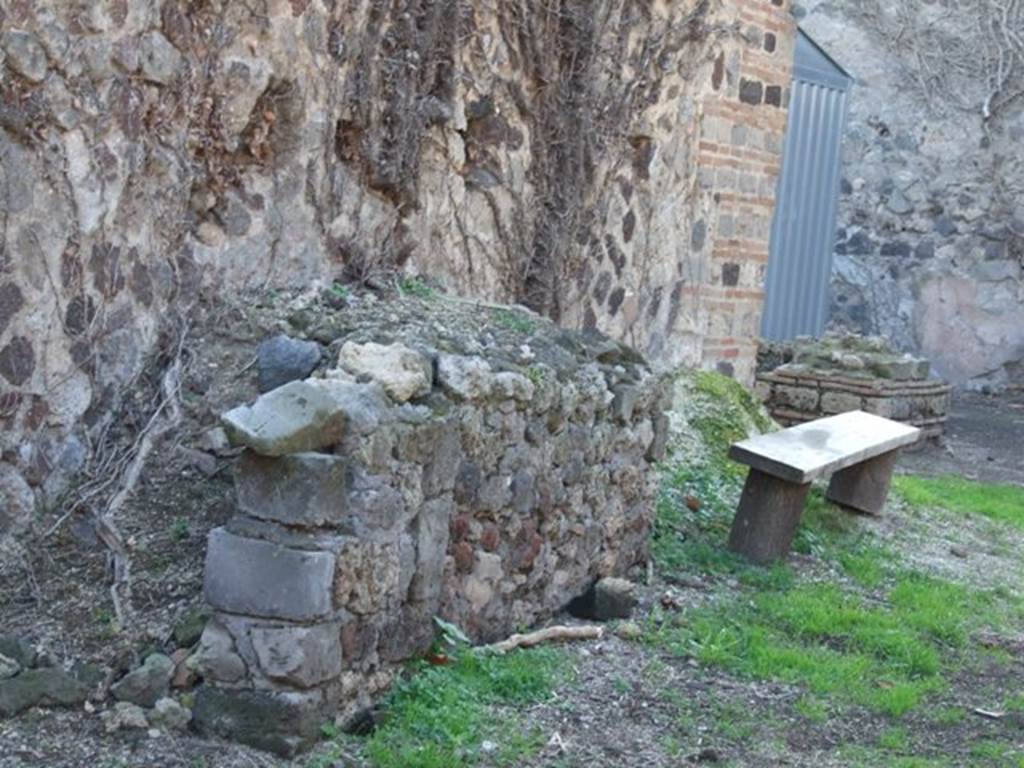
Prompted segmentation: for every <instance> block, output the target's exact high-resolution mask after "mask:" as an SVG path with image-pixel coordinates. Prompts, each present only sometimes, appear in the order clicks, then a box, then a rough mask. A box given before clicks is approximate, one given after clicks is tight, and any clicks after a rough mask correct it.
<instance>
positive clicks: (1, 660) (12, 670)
mask: <svg viewBox="0 0 1024 768" xmlns="http://www.w3.org/2000/svg"><path fill="white" fill-rule="evenodd" d="M19 672H21V664H19V663H18V662H17V661H15V660H14V659H12V658H11V657H10V656H4V655H3V654H0V680H6V679H7V678H9V677H14V676H15V675H16V674H18V673H19Z"/></svg>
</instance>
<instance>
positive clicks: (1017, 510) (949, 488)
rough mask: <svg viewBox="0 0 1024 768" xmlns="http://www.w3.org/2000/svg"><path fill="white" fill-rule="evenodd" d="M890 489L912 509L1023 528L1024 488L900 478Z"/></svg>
mask: <svg viewBox="0 0 1024 768" xmlns="http://www.w3.org/2000/svg"><path fill="white" fill-rule="evenodd" d="M893 487H894V489H895V490H896V492H897V493H899V495H900V496H902V497H903V499H904V500H905V501H906V502H907V503H908V504H910V505H911V506H915V507H926V508H935V507H938V508H940V509H946V510H949V511H950V512H957V513H960V514H965V515H970V514H978V515H984V516H985V517H988V518H990V519H992V520H998V521H999V522H1003V523H1009V524H1011V525H1013V526H1016V527H1017V528H1024V487H1021V486H1018V485H995V484H989V483H979V482H976V481H974V480H964V479H963V478H959V477H951V476H948V475H947V476H943V477H919V476H917V475H899V476H897V477H895V478H894V479H893Z"/></svg>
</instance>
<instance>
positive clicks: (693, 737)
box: [0, 318, 1024, 768]
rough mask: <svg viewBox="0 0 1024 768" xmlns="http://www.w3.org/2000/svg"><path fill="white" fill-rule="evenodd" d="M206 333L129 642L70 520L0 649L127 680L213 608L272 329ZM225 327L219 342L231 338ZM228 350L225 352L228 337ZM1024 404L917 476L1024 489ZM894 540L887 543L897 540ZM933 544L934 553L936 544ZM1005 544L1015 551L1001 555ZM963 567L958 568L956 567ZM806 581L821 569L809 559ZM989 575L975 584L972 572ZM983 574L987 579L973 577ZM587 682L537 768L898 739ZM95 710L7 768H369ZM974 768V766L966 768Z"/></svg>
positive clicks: (31, 581) (1003, 562)
mask: <svg viewBox="0 0 1024 768" xmlns="http://www.w3.org/2000/svg"><path fill="white" fill-rule="evenodd" d="M237 320H238V318H235V321H233V322H231V323H217V322H212V323H209V324H207V326H206V327H207V328H210V329H213V330H210V331H209V334H210V335H208V336H207V337H205V338H204V339H202V341H203V344H201V345H200V346H199V347H198V348H199V349H205V350H206V351H205V352H200V353H198V354H197V357H196V359H195V360H193V361H192V365H191V368H190V370H191V373H190V379H189V381H188V382H187V386H186V405H187V406H188V413H189V417H188V421H187V424H186V427H185V428H184V430H183V432H182V434H181V435H179V436H178V439H177V440H176V441H175V442H174V444H171V445H168V446H165V447H164V449H163V450H162V452H161V453H160V461H158V462H155V464H154V466H152V467H150V469H149V470H148V471H147V476H146V480H145V482H144V483H143V485H142V487H141V488H140V489H139V490H138V493H137V494H136V496H135V498H134V500H133V502H132V504H131V507H130V509H128V510H126V513H125V515H124V516H123V523H124V524H123V532H124V533H125V535H126V536H127V537H128V538H129V540H130V542H131V546H132V547H133V551H134V552H135V557H134V564H133V569H134V588H133V602H134V605H135V609H136V615H135V617H134V619H133V622H132V625H131V626H130V627H118V626H116V625H114V624H113V622H112V616H111V607H110V601H109V598H108V596H107V587H106V584H107V578H108V573H107V563H106V557H105V554H104V552H103V550H102V547H100V546H98V545H97V543H96V542H95V540H94V539H92V538H91V537H90V536H89V535H88V531H87V530H83V529H82V528H81V527H80V526H76V524H75V523H76V521H75V520H71V521H69V522H68V524H66V525H64V526H63V527H62V528H61V529H60V531H59V532H58V533H57V534H55V535H54V537H53V538H52V539H51V540H48V541H46V542H35V544H34V545H33V546H30V547H28V548H26V550H25V551H24V552H23V553H21V554H20V555H19V557H18V558H15V559H12V560H10V561H8V562H5V563H2V564H0V617H2V623H0V632H3V633H7V634H14V635H19V636H23V637H29V638H31V639H32V640H33V641H35V642H36V644H37V645H38V646H40V647H42V648H44V649H45V650H46V651H47V652H48V653H49V654H50V655H51V656H52V657H54V658H56V659H57V660H68V659H75V660H86V661H90V662H93V663H96V664H98V665H100V666H102V667H104V668H106V669H107V670H108V676H115V675H116V674H118V672H119V671H123V670H126V669H128V668H130V667H132V666H133V665H134V664H136V663H137V662H138V660H139V658H140V655H141V654H142V653H143V652H144V651H146V650H148V649H154V648H159V649H162V650H164V651H169V650H172V648H171V646H170V645H168V637H169V636H170V635H171V631H172V629H173V627H174V626H175V624H176V623H177V622H179V621H180V620H181V619H182V618H183V617H186V616H187V615H189V613H190V612H192V611H195V610H197V609H199V608H200V607H201V595H200V591H201V568H202V559H203V553H204V550H205V539H206V534H207V532H208V531H209V530H210V529H211V528H213V527H215V526H217V525H221V524H223V522H225V521H226V519H227V518H228V517H229V516H230V514H231V511H232V506H233V495H232V493H233V492H232V487H231V483H230V472H229V467H230V456H221V457H217V458H216V461H215V462H214V464H213V466H210V465H209V462H203V461H200V460H199V459H198V458H197V457H196V455H195V454H194V453H193V452H191V451H192V446H193V445H194V444H195V443H196V441H197V440H199V437H200V435H201V434H202V433H203V431H204V430H206V429H207V428H209V427H210V426H212V425H213V424H214V423H215V419H216V414H217V413H219V412H220V411H221V410H223V409H225V407H226V406H228V405H234V404H237V403H238V402H241V401H243V400H245V399H247V398H249V397H251V396H252V395H253V394H254V393H255V389H254V385H253V378H254V376H253V374H252V371H251V370H249V367H250V366H251V362H252V355H253V353H254V350H255V346H256V343H258V340H259V339H260V338H262V337H263V336H264V335H265V334H267V333H268V332H269V331H270V330H271V329H270V328H269V327H267V326H266V325H265V324H263V323H261V322H260V321H259V320H258V319H253V318H248V319H243V320H244V321H242V322H236V321H237ZM218 328H220V329H221V330H216V329H218ZM218 334H219V335H218ZM1022 435H1024V394H1021V395H1016V396H1007V397H1003V398H987V397H982V396H979V395H964V396H959V397H957V399H956V400H955V404H954V413H953V418H952V420H951V422H950V428H949V434H948V436H947V438H946V439H945V440H944V441H943V443H941V444H939V445H934V446H929V447H927V448H925V449H923V450H920V451H918V452H915V453H913V454H909V455H907V456H906V457H904V459H903V461H902V464H901V468H902V470H903V471H908V472H915V473H921V474H943V473H949V474H959V475H962V476H966V477H970V478H976V479H979V480H983V481H987V482H1003V483H1016V484H1021V485H1024V458H1022V455H1024V438H1022V437H1021V436H1022ZM900 520H901V518H899V517H897V518H896V520H895V522H894V521H893V520H889V521H883V522H874V521H865V522H864V525H866V526H879V531H880V532H881V533H883V534H884V535H886V536H888V537H890V538H891V539H893V540H894V541H904V542H905V544H906V547H907V551H908V552H909V551H916V550H920V553H921V554H920V558H919V559H920V560H921V562H922V563H923V564H924V565H925V566H926V567H929V568H931V567H933V566H934V569H935V570H937V571H942V569H943V568H946V569H947V570H952V571H953V572H955V573H959V572H960V571H964V573H965V574H966V575H964V578H968V579H974V578H984V577H985V576H986V574H989V575H991V574H992V573H1007V574H1016V580H1015V581H1014V583H1013V584H1012V588H1013V589H1016V590H1020V589H1021V587H1022V586H1024V585H1022V584H1021V581H1020V571H1019V564H1020V561H1021V559H1022V558H1024V541H1016V540H1014V542H1013V543H1012V546H1009V547H1007V546H1003V547H1002V548H1001V550H1000V553H1001V554H1000V555H998V556H996V555H993V558H995V559H992V560H990V561H986V560H984V559H983V558H979V559H974V560H973V561H969V562H968V563H967V564H965V563H964V561H963V559H962V558H958V557H954V556H952V555H950V554H949V551H950V547H949V541H961V540H962V539H963V537H964V536H965V535H969V536H975V538H976V539H977V540H978V542H979V544H978V551H979V552H981V551H982V550H985V545H984V538H985V535H986V534H985V530H984V529H979V530H978V531H975V532H973V533H970V532H967V533H965V532H964V530H963V528H962V527H956V526H953V525H951V524H950V523H949V521H948V520H944V519H935V520H930V519H924V520H920V519H919V520H916V521H914V522H913V523H912V524H911V523H906V524H904V523H903V522H900ZM887 526H888V527H887ZM923 540H928V541H929V542H931V546H930V547H926V548H921V547H920V546H919V545H920V543H921V541H923ZM1004 544H1005V542H1004ZM947 561H948V562H947ZM794 562H795V568H796V569H797V570H798V571H799V570H800V569H801V568H814V567H816V566H815V565H814V564H813V563H809V562H808V563H804V562H803V560H802V558H801V557H800V556H797V557H796V558H795V561H794ZM975 566H976V567H975ZM971 567H974V570H971V571H970V572H967V571H968V570H969V569H970V568H971ZM735 588H736V585H734V584H731V583H729V582H728V581H727V580H726V581H722V582H716V581H704V580H702V579H693V580H687V582H686V584H685V585H682V586H680V585H675V586H671V587H670V585H667V584H664V583H655V584H652V585H649V586H648V587H646V588H645V590H644V603H643V606H642V609H641V611H640V616H639V617H638V621H639V622H641V623H642V622H643V620H644V613H645V611H649V610H650V609H651V607H652V606H653V605H655V604H656V603H657V602H658V601H660V599H661V597H662V596H663V595H664V593H665V592H666V590H669V589H672V590H674V592H675V595H676V599H678V600H679V601H680V602H681V603H682V604H695V603H701V602H704V601H705V600H709V599H715V598H716V596H720V595H721V594H723V593H724V594H729V593H730V592H731V591H732V590H734V589H735ZM568 653H569V654H570V656H571V658H572V664H573V668H574V675H573V679H572V680H571V681H570V682H567V683H566V684H565V685H564V686H562V687H560V688H559V690H558V691H557V692H556V695H555V697H554V698H553V699H552V700H550V701H547V702H545V703H543V704H540V705H537V706H534V707H531V708H529V709H528V710H525V711H522V712H520V713H518V716H519V717H520V718H521V719H522V721H523V723H524V727H528V728H530V729H532V730H535V731H536V732H538V733H540V734H542V736H543V742H544V744H545V745H546V746H544V747H543V748H542V749H541V750H540V752H539V754H538V755H536V756H535V757H533V758H530V760H529V761H528V762H524V763H523V764H522V766H523V768H526V767H527V766H530V767H531V768H534V767H535V768H539V767H540V766H545V767H546V768H570V767H571V766H572V767H575V766H581V767H582V766H589V767H591V768H593V767H595V766H609V767H612V766H614V767H622V768H627V767H632V766H636V767H637V768H640V766H644V768H648V767H656V768H670V767H671V768H675V767H677V766H682V765H689V764H698V763H699V764H716V763H717V764H722V765H726V764H727V765H733V766H775V765H779V766H808V767H811V766H839V765H849V764H850V763H848V762H844V761H843V760H844V758H841V757H837V754H838V752H837V746H838V745H841V744H848V743H870V742H872V741H873V740H875V739H877V738H878V736H879V734H881V733H882V731H883V730H884V729H885V727H886V724H885V722H884V721H883V720H882V718H881V717H880V716H877V715H873V714H870V713H865V712H857V711H851V712H846V713H839V716H837V717H830V718H828V720H827V721H826V722H824V723H812V722H810V721H809V720H808V719H807V718H806V717H805V716H803V715H801V714H800V713H799V712H798V711H797V709H796V703H797V701H798V700H799V699H800V697H801V691H800V690H799V689H797V688H796V687H794V686H787V685H782V684H776V683H762V682H750V681H744V680H739V679H735V678H733V677H732V676H730V675H729V674H726V673H724V672H721V671H718V670H715V669H711V668H705V667H702V666H701V665H699V664H697V663H696V662H695V661H694V660H692V659H685V658H679V657H676V656H671V655H669V654H666V653H665V652H664V651H661V650H659V649H657V648H655V647H651V646H648V645H645V644H642V643H639V642H636V641H635V640H630V639H623V638H622V637H619V636H616V635H615V634H614V633H609V635H608V636H606V638H605V639H603V640H601V641H596V642H591V643H585V644H580V645H577V646H573V647H572V648H571V649H569V650H568ZM1008 653H1009V654H1010V655H1011V656H1012V663H1011V665H1010V666H1009V667H1006V666H1004V667H1001V668H1000V671H999V675H1002V676H1004V677H1005V675H1006V671H1007V669H1010V670H1012V673H1013V674H1012V675H1011V677H1012V678H1013V679H1015V680H1019V679H1022V678H1024V644H1022V645H1018V646H1015V647H1010V648H1009V649H1008ZM1011 687H1013V680H1007V679H1002V678H1000V679H998V680H984V679H980V678H979V679H972V680H965V681H963V684H962V685H957V686H956V691H955V693H957V694H958V695H960V696H966V697H967V698H966V699H963V698H962V699H961V700H958V701H956V702H955V703H956V704H957V705H958V706H961V707H966V708H969V709H970V708H973V707H979V708H986V707H991V706H992V701H993V698H992V697H993V696H994V695H995V693H1000V694H1001V693H1003V692H1004V689H1008V688H1011ZM105 706H107V704H106V703H104V702H100V701H96V702H91V703H89V704H88V705H87V706H86V708H84V709H81V710H74V711H69V710H38V709H37V710H31V711H29V712H26V713H24V714H23V715H21V716H19V717H16V718H13V719H10V720H0V768H28V766H33V767H35V766H47V767H48V768H128V767H131V768H136V767H139V768H142V767H146V768H171V767H174V768H242V767H243V766H245V767H246V768H251V767H253V766H257V767H260V768H270V767H271V766H273V767H275V768H277V767H280V766H307V765H313V764H316V765H318V768H335V767H337V768H342V766H352V767H353V768H354V767H356V766H364V765H366V763H365V762H364V761H363V759H362V758H360V756H359V754H358V747H353V748H352V754H351V755H349V756H348V757H346V758H341V759H339V760H338V761H335V762H334V763H333V764H327V765H326V766H325V764H324V763H323V762H322V761H321V762H320V763H313V762H312V761H315V760H317V759H318V754H319V755H321V756H322V754H323V751H322V750H321V751H320V752H319V753H317V752H314V754H313V755H311V756H305V757H302V758H299V759H297V760H295V761H293V762H291V763H287V762H283V761H281V760H279V759H277V758H274V757H272V756H269V755H266V754H264V753H260V752H256V751H254V750H251V749H248V748H245V747H240V746H237V745H233V744H228V743H225V742H220V741H216V740H206V739H200V738H198V737H196V736H193V735H173V734H168V733H163V732H151V733H146V732H144V731H140V732H134V733H129V734H125V733H124V732H119V733H116V734H107V733H105V732H104V730H103V727H102V724H101V721H100V718H99V712H100V711H101V710H102V709H103V708H104V707H105ZM914 732H915V733H920V734H923V735H924V736H922V743H921V745H920V746H921V751H922V753H925V754H934V753H936V752H938V753H941V752H942V751H943V750H944V749H946V750H954V751H955V749H956V745H957V744H960V743H962V742H966V741H967V740H968V737H970V739H977V738H978V737H979V735H980V736H983V737H988V736H991V738H993V739H1001V740H1012V741H1016V742H1020V741H1022V740H1024V724H1022V723H1021V722H1019V721H1018V720H1017V719H1015V718H1006V719H1002V720H999V721H995V720H985V719H982V718H970V719H968V720H967V721H965V722H962V723H960V724H955V725H946V726H942V727H941V728H940V727H938V726H934V725H928V726H926V727H923V728H921V729H915V731H914ZM963 764H965V765H966V764H968V763H963Z"/></svg>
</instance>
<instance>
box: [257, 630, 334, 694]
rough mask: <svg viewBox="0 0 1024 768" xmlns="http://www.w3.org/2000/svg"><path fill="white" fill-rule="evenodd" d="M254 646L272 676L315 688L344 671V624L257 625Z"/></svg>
mask: <svg viewBox="0 0 1024 768" xmlns="http://www.w3.org/2000/svg"><path fill="white" fill-rule="evenodd" d="M251 637H252V647H253V650H254V651H255V652H256V658H257V659H259V665H260V670H261V671H262V672H263V674H265V675H266V676H267V677H268V678H270V679H271V680H276V681H279V682H283V683H288V684H290V685H294V686H297V687H299V688H312V687H313V686H315V685H318V684H320V683H323V682H326V681H327V680H332V679H334V678H336V677H338V676H339V675H340V674H341V625H340V624H338V623H336V622H333V623H328V624H318V625H315V626H306V627H254V628H253V630H252V632H251Z"/></svg>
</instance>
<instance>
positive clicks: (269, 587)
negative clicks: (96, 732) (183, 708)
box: [196, 310, 667, 753]
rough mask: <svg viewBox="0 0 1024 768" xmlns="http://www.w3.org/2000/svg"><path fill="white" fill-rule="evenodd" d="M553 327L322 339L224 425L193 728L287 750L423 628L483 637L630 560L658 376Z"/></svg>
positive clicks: (396, 659)
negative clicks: (316, 355) (473, 334)
mask: <svg viewBox="0 0 1024 768" xmlns="http://www.w3.org/2000/svg"><path fill="white" fill-rule="evenodd" d="M510 312H511V310H510ZM523 318H524V320H521V321H520V322H525V321H527V320H528V319H529V316H528V315H524V316H523ZM531 322H532V321H531ZM553 333H554V334H555V336H554V340H553V341H550V342H549V343H548V344H547V345H545V344H543V343H542V342H540V341H538V340H536V339H535V340H534V341H533V342H531V343H530V344H527V345H522V344H513V345H509V346H506V347H504V348H502V347H501V346H500V345H499V347H497V348H496V347H494V346H493V345H492V346H491V347H490V351H489V353H488V354H486V355H484V354H481V353H479V352H478V353H470V352H467V351H466V350H465V349H463V350H459V349H455V348H453V347H452V345H450V344H449V345H443V346H447V347H448V350H449V351H445V350H444V349H442V348H439V347H441V346H442V345H438V346H435V347H430V346H429V345H426V344H419V345H417V344H416V343H415V342H408V343H407V342H403V341H393V342H391V343H387V344H378V343H375V342H370V341H365V340H360V339H356V340H339V341H338V343H336V344H335V345H334V348H335V349H336V350H337V352H336V353H335V354H336V357H335V359H337V360H338V361H339V364H340V365H341V366H342V367H341V368H338V369H333V370H328V371H327V372H326V373H324V374H323V378H318V379H308V380H305V381H300V382H292V383H290V384H286V385H285V386H283V387H280V388H279V389H276V390H273V391H271V392H269V393H267V394H265V395H263V396H261V398H260V399H259V400H258V401H257V402H256V403H255V404H254V405H253V406H242V407H240V408H237V409H235V410H233V411H231V412H230V413H228V414H226V415H225V416H224V423H225V425H226V426H227V427H228V429H229V432H230V433H231V434H232V436H233V439H234V440H235V441H236V442H238V443H241V444H243V445H246V446H247V449H246V451H245V453H244V454H243V456H242V457H241V459H240V460H239V462H238V464H237V468H236V486H237V491H238V513H239V514H238V516H237V517H235V518H234V519H233V520H231V521H230V522H229V523H228V524H227V525H226V526H225V527H223V528H219V529H216V530H214V531H213V532H212V533H211V534H210V538H209V548H208V553H207V560H206V571H205V591H206V598H207V600H208V602H209V603H210V605H211V606H212V607H213V608H214V611H215V613H214V617H213V619H212V620H211V622H210V624H209V625H208V627H207V629H206V631H205V633H204V634H203V638H202V641H201V650H200V672H201V674H202V675H203V678H204V680H205V684H204V685H203V686H202V687H201V688H200V690H199V692H198V702H197V707H196V721H197V723H198V724H199V726H200V727H201V728H202V729H204V730H206V731H207V732H213V733H218V734H222V735H226V736H229V737H232V738H237V739H240V740H244V741H247V742H249V743H252V744H255V745H257V746H260V747H263V748H267V749H271V750H274V751H277V752H281V753H291V752H294V751H295V750H296V749H298V748H301V746H302V745H303V744H304V743H305V742H308V741H309V740H310V739H312V738H315V737H316V736H317V734H318V729H319V726H320V725H321V724H322V723H323V722H324V721H326V720H328V719H330V718H331V717H333V716H334V714H335V713H337V712H338V711H342V712H351V711H354V710H355V709H357V708H359V707H364V706H366V705H368V704H369V703H370V700H371V697H372V696H373V695H374V694H376V693H379V692H380V691H381V690H382V689H383V688H385V687H386V686H387V685H388V683H389V682H390V680H391V675H392V673H393V671H394V669H395V668H396V666H397V665H398V664H399V663H400V662H402V661H404V660H406V659H409V658H411V657H413V656H415V655H416V654H418V653H421V652H423V651H425V650H426V649H427V648H428V647H429V646H430V644H431V642H432V640H433V638H434V634H435V625H434V617H435V616H440V617H443V618H444V619H446V620H448V621H451V622H454V623H456V624H458V625H459V626H460V627H462V628H463V629H464V630H465V631H466V632H467V633H468V634H469V635H470V636H471V637H472V638H474V639H475V640H477V641H488V640H494V639H497V638H500V637H502V636H505V635H506V634H508V633H510V632H511V631H513V630H514V629H515V628H516V627H519V626H522V625H529V624H532V623H535V622H537V621H538V620H542V619H544V618H546V617H548V616H550V615H551V614H553V613H554V612H555V611H557V610H559V609H561V608H563V607H564V606H565V605H566V604H567V603H568V602H569V601H570V600H571V599H572V598H574V597H577V596H578V595H580V594H582V593H584V592H585V591H586V590H587V589H588V588H589V587H590V586H591V584H593V582H594V581H595V579H597V578H599V577H604V576H612V575H621V574H623V573H625V572H626V571H627V570H628V569H629V568H630V567H631V566H633V565H636V564H638V563H641V562H643V561H644V559H645V557H646V551H647V539H648V535H649V529H650V525H651V522H652V516H653V511H654V497H655V490H656V482H655V477H654V474H653V473H652V472H650V471H649V470H650V468H651V466H652V462H654V461H656V460H658V459H659V458H660V457H661V454H662V452H663V450H664V444H665V431H666V428H667V421H666V419H665V418H664V416H663V415H662V409H663V408H664V407H665V402H664V400H665V397H666V392H665V388H664V386H663V381H662V379H661V377H659V376H656V375H654V374H652V373H651V372H650V371H649V369H648V368H647V365H646V364H645V363H644V362H643V360H642V359H641V358H640V357H639V356H638V355H637V354H636V353H635V352H633V351H632V350H630V349H629V348H627V347H624V346H622V345H620V344H618V343H616V342H613V341H610V340H609V339H607V338H606V337H603V336H600V335H598V334H593V333H590V334H580V333H573V332H567V331H559V330H558V329H554V330H553ZM517 341H518V340H517ZM524 347H525V348H524ZM517 358H518V362H517ZM524 360H528V362H525V363H524V362H523V361H524ZM325 404H328V405H325ZM339 424H343V425H344V426H343V428H341V429H339V426H338V425H339ZM289 448H292V449H294V450H289Z"/></svg>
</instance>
